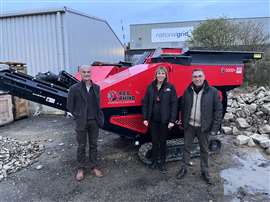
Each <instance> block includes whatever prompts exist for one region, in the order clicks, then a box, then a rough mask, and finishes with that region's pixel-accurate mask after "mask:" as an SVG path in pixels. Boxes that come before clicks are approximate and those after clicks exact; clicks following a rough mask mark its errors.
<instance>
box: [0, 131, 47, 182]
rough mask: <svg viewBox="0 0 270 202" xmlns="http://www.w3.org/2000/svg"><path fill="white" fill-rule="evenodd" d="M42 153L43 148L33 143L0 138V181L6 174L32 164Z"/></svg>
mask: <svg viewBox="0 0 270 202" xmlns="http://www.w3.org/2000/svg"><path fill="white" fill-rule="evenodd" d="M43 151H44V146H43V145H39V144H37V143H36V142H34V141H18V140H16V139H12V138H9V137H2V136H0V181H2V179H4V178H5V177H6V176H7V175H8V174H10V173H14V172H16V171H18V170H20V169H22V168H25V167H27V166H29V165H31V164H32V163H34V162H35V161H36V158H37V157H39V156H40V154H41V153H42V152H43Z"/></svg>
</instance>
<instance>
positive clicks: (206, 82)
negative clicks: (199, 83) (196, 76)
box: [188, 80, 209, 92]
mask: <svg viewBox="0 0 270 202" xmlns="http://www.w3.org/2000/svg"><path fill="white" fill-rule="evenodd" d="M192 86H193V82H191V83H190V84H189V86H188V90H189V91H193V89H192ZM203 90H204V91H206V92H207V91H208V90H209V84H208V81H207V80H204V83H203Z"/></svg>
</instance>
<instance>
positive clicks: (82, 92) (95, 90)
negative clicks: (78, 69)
mask: <svg viewBox="0 0 270 202" xmlns="http://www.w3.org/2000/svg"><path fill="white" fill-rule="evenodd" d="M91 83H92V88H93V91H94V94H95V96H97V89H96V85H95V83H94V82H93V81H92V80H91ZM80 91H81V95H82V96H83V98H84V99H85V100H87V97H86V96H87V90H86V85H85V82H84V81H81V82H80Z"/></svg>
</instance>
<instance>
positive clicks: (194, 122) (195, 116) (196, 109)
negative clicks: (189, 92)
mask: <svg viewBox="0 0 270 202" xmlns="http://www.w3.org/2000/svg"><path fill="white" fill-rule="evenodd" d="M193 93H194V92H193ZM197 101H198V94H197V93H196V101H195V112H194V119H193V121H194V124H193V125H194V126H195V117H196V113H197Z"/></svg>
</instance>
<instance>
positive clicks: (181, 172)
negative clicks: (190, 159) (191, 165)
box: [176, 167, 187, 180]
mask: <svg viewBox="0 0 270 202" xmlns="http://www.w3.org/2000/svg"><path fill="white" fill-rule="evenodd" d="M186 174H187V169H186V168H185V167H182V168H181V169H180V170H179V172H178V173H177V175H176V178H177V179H179V180H180V179H182V178H183V177H185V175H186Z"/></svg>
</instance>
